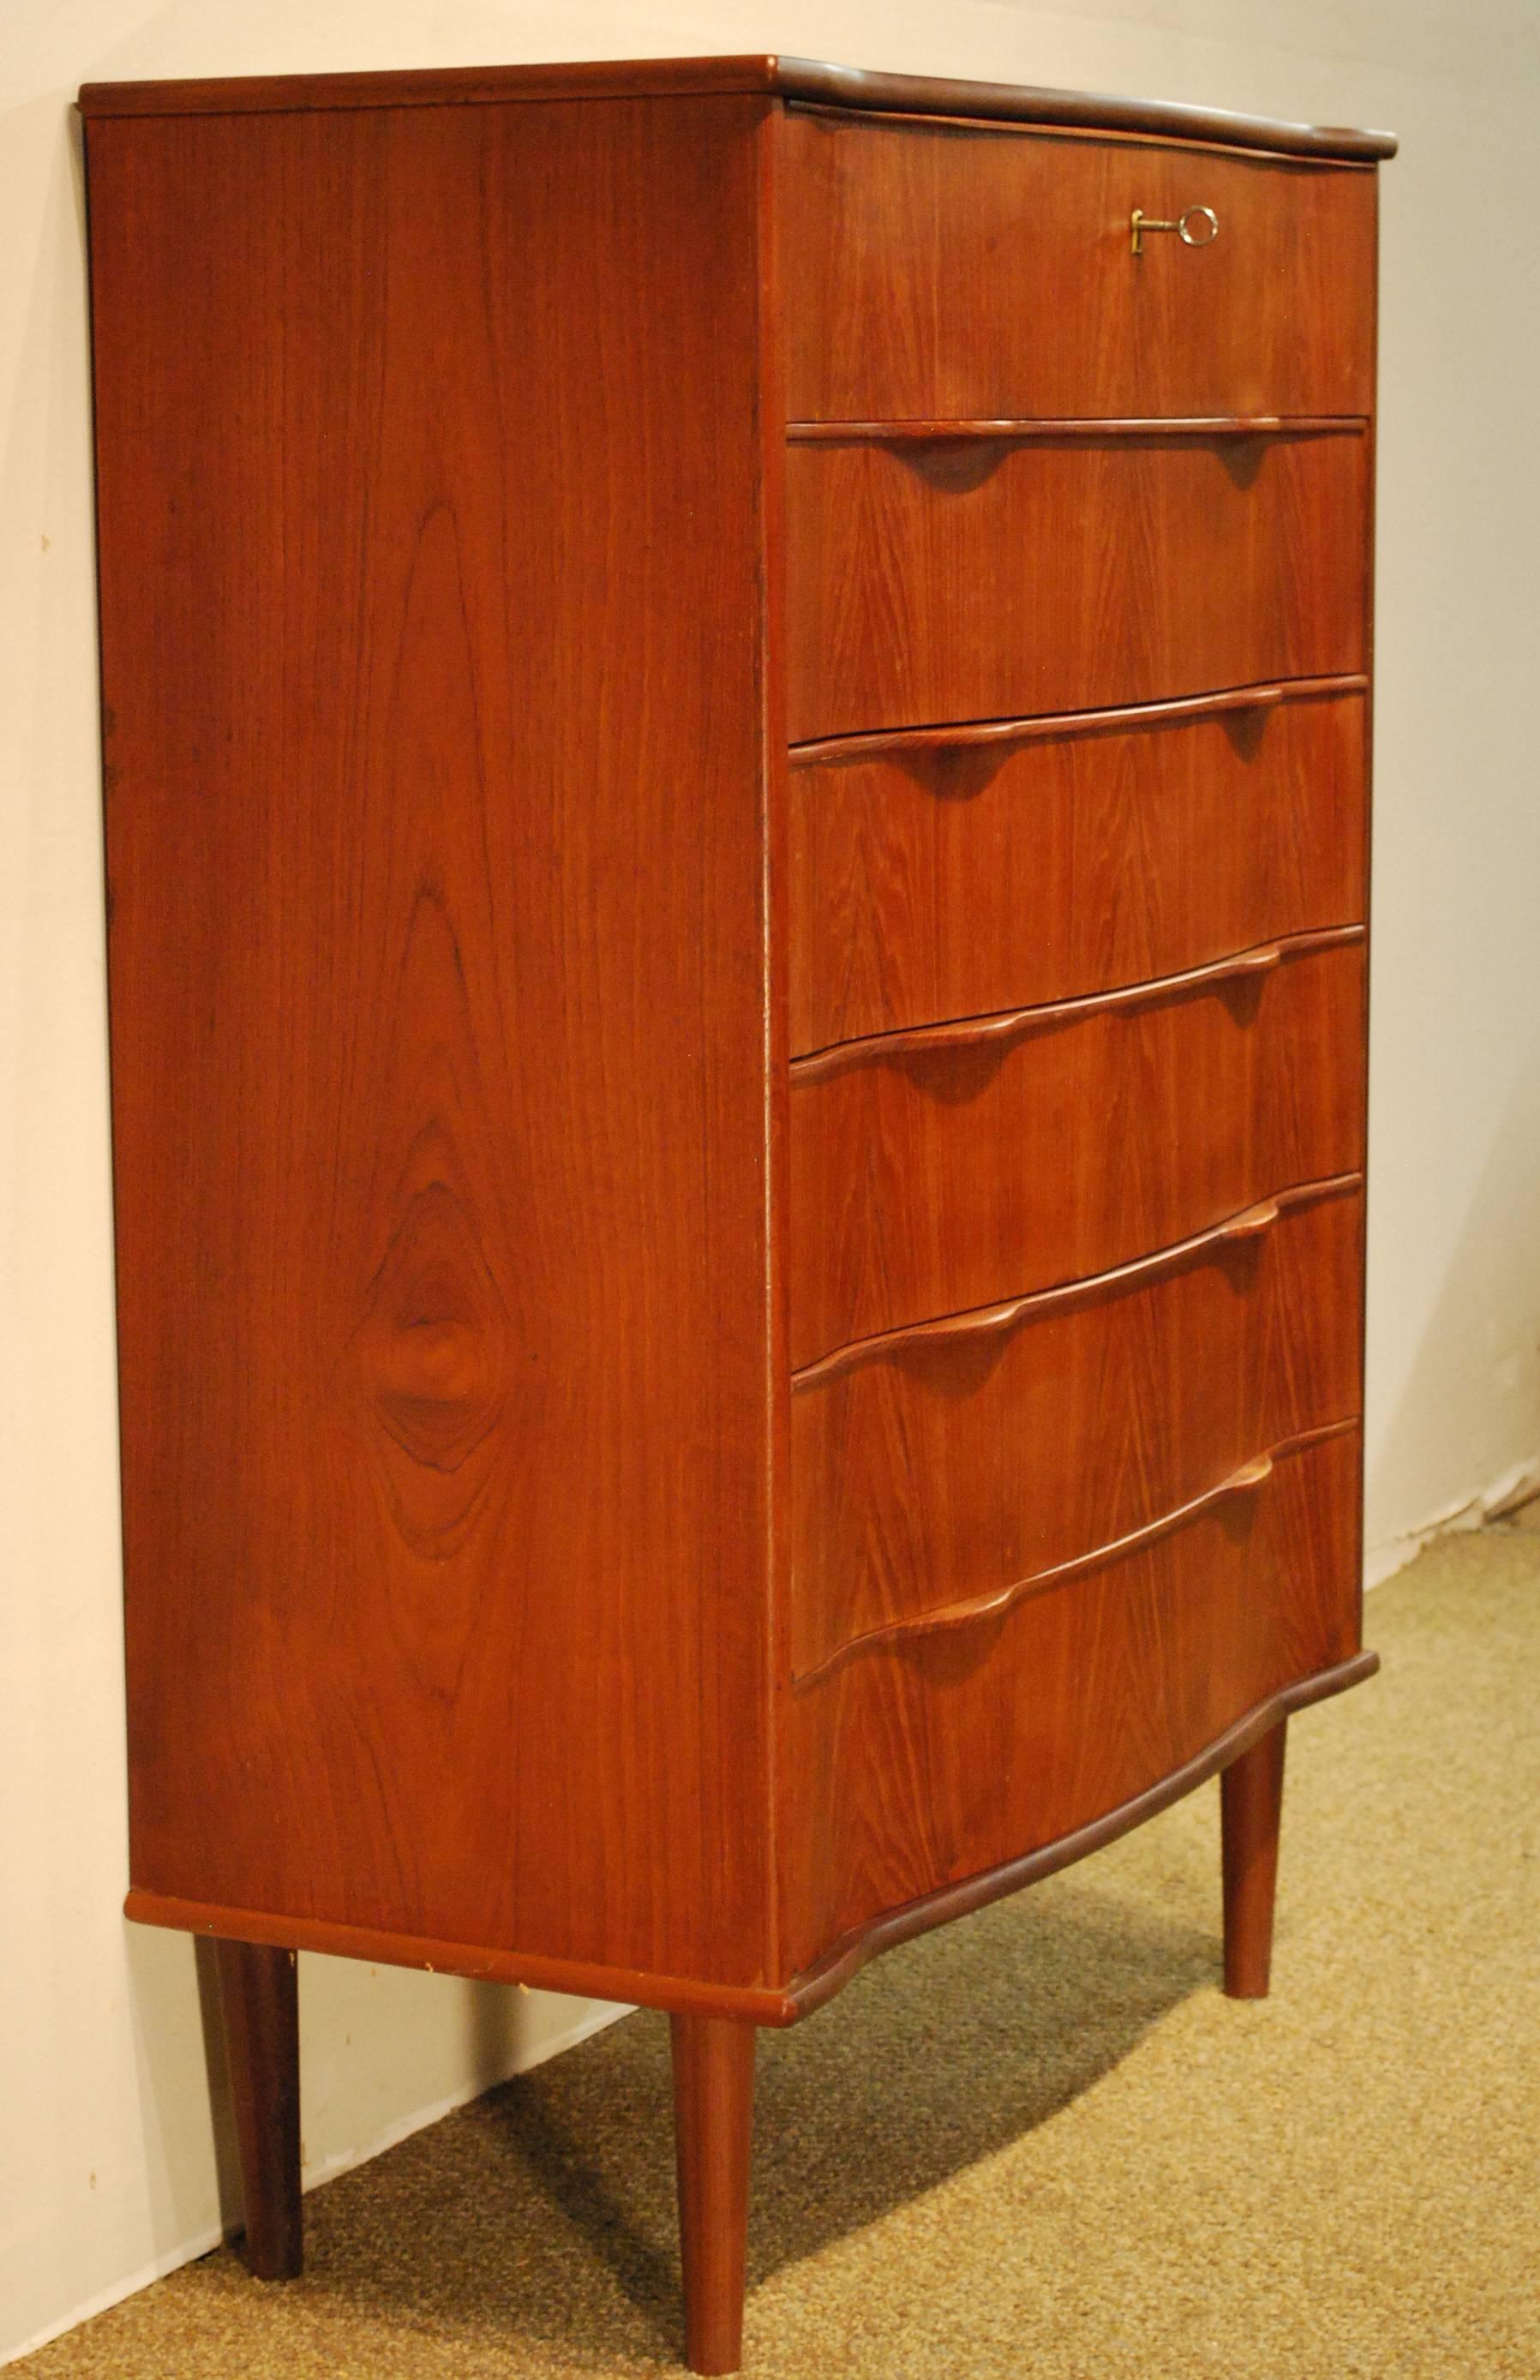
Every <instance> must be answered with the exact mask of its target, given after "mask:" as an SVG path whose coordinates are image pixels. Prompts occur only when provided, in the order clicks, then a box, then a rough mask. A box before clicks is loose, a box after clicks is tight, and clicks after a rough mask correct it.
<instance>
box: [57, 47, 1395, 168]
mask: <svg viewBox="0 0 1540 2380" xmlns="http://www.w3.org/2000/svg"><path fill="white" fill-rule="evenodd" d="M734 92H739V93H742V92H759V93H764V94H766V95H769V94H770V93H772V92H773V93H775V94H776V95H777V96H781V97H785V98H789V99H799V100H805V101H808V100H810V101H817V102H819V103H825V104H838V105H843V106H848V107H857V108H867V109H881V108H890V109H895V110H897V111H898V112H899V113H900V114H903V115H979V116H1001V117H1007V118H1012V119H1014V120H1017V121H1020V122H1023V123H1046V124H1067V125H1081V126H1087V125H1088V126H1092V127H1097V128H1104V127H1105V128H1116V129H1119V130H1122V131H1125V132H1128V133H1130V134H1133V135H1134V136H1136V137H1160V138H1169V139H1177V140H1203V141H1209V142H1213V143H1215V144H1217V145H1219V146H1222V147H1236V148H1243V149H1268V150H1276V151H1279V152H1283V153H1288V152H1296V153H1298V154H1300V155H1304V156H1311V157H1325V158H1329V157H1347V158H1358V159H1361V160H1364V161H1365V162H1370V161H1372V160H1374V159H1376V158H1379V157H1389V156H1393V155H1394V154H1395V148H1396V144H1395V140H1393V138H1392V137H1391V136H1390V134H1388V133H1385V132H1360V131H1354V130H1352V129H1350V128H1345V127H1342V126H1320V125H1311V124H1289V123H1285V122H1282V121H1279V120H1276V119H1274V118H1273V117H1270V116H1261V115H1233V114H1231V112H1230V111H1229V110H1228V109H1219V108H1212V107H1183V106H1181V105H1175V104H1172V103H1170V101H1163V100H1144V99H1113V98H1105V97H1097V96H1093V95H1092V94H1090V93H1088V92H1085V91H1044V90H1039V89H1037V88H1036V87H1034V86H1032V85H1024V84H1017V83H988V82H963V81H958V80H956V79H950V78H947V77H938V76H934V75H891V74H872V73H868V72H865V71H863V70H862V69H861V68H859V67H843V66H829V65H825V64H823V63H821V62H819V60H816V59H812V58H782V57H773V56H766V55H763V54H761V55H750V56H746V57H706V58H628V59H620V60H615V59H602V60H582V61H579V62H578V63H576V64H571V63H561V64H548V63H544V62H542V63H540V64H539V65H531V66H501V67H427V68H414V69H409V70H408V71H406V72H405V73H386V74H325V75H241V76H234V77H223V78H218V79H203V80H199V79H185V80H179V81H174V82H97V83H87V84H86V85H85V86H84V88H83V89H82V90H81V92H80V96H79V106H80V111H81V113H82V115H87V116H97V115H176V114H202V113H212V114H216V115H222V114H229V113H232V112H245V111H248V110H253V111H267V110H271V109H279V110H283V111H285V112H287V111H289V110H292V109H297V108H334V107H343V108H357V107H438V106H443V105H445V104H449V103H456V104H459V105H462V106H464V105H477V104H481V105H494V104H507V103H515V102H521V101H522V102H534V101H539V100H553V99H585V98H586V99H638V98H647V97H661V96H667V97H671V98H672V97H678V96H680V95H681V94H684V95H691V96H697V95H703V94H706V93H716V94H721V95H727V94H730V93H734Z"/></svg>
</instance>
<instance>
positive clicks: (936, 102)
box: [773, 58, 1396, 164]
mask: <svg viewBox="0 0 1540 2380" xmlns="http://www.w3.org/2000/svg"><path fill="white" fill-rule="evenodd" d="M773 63H774V64H775V66H776V67H777V68H778V73H777V76H776V81H775V88H776V89H777V90H778V91H781V92H782V95H783V96H784V97H785V98H787V99H802V100H809V101H814V102H817V103H819V105H821V106H831V107H856V108H864V109H873V110H876V111H878V112H879V113H883V114H898V115H961V116H968V115H974V116H983V117H986V118H993V119H995V120H997V121H999V122H1002V123H1010V124H1049V125H1054V124H1059V125H1065V126H1072V127H1075V128H1080V129H1083V130H1087V131H1096V132H1137V133H1144V134H1146V135H1151V134H1153V135H1156V136H1163V137H1164V138H1166V139H1169V140H1204V141H1211V142H1213V143H1214V144H1215V145H1216V146H1218V147H1221V148H1226V149H1266V150H1268V151H1271V152H1273V153H1274V154H1275V155H1280V156H1287V157H1322V158H1337V159H1345V160H1349V161H1351V162H1353V163H1355V164H1373V163H1375V162H1376V161H1377V160H1378V159H1380V158H1382V157H1393V156H1394V155H1395V153H1396V139H1395V135H1394V134H1393V133H1389V132H1360V131H1356V130H1353V129H1352V128H1349V127H1346V126H1338V125H1318V124H1286V123H1280V122H1278V121H1276V120H1275V119H1273V118H1272V117H1269V116H1266V115H1234V114H1232V113H1231V110H1230V109H1228V108H1220V107H1187V106H1184V105H1182V103H1180V102H1177V101H1171V100H1158V99H1118V98H1112V97H1110V96H1108V95H1107V94H1105V93H1102V92H1097V91H1049V90H1042V89H1039V88H1038V87H1037V86H1036V85H1034V84H1031V83H1009V82H962V81H955V80H953V79H951V78H949V77H943V76H934V75H902V74H873V73H868V72H867V71H866V70H865V69H863V68H861V67H837V66H825V65H823V64H821V63H819V62H816V61H815V60H813V59H810V58H780V59H777V60H775V61H774V62H773Z"/></svg>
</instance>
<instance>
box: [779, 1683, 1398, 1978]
mask: <svg viewBox="0 0 1540 2380" xmlns="http://www.w3.org/2000/svg"><path fill="white" fill-rule="evenodd" d="M1378 1669H1379V1655H1378V1654H1377V1653H1366V1652H1359V1653H1352V1654H1350V1655H1349V1656H1348V1658H1347V1659H1346V1660H1343V1661H1338V1662H1334V1663H1333V1665H1332V1666H1331V1668H1330V1669H1328V1670H1312V1671H1311V1672H1310V1674H1309V1675H1308V1676H1307V1677H1303V1678H1296V1679H1293V1680H1292V1681H1291V1682H1290V1683H1289V1684H1288V1685H1286V1686H1279V1689H1278V1691H1277V1693H1276V1694H1268V1695H1267V1696H1265V1697H1264V1699H1263V1700H1262V1701H1261V1702H1259V1703H1256V1704H1254V1705H1253V1706H1252V1708H1251V1709H1250V1710H1249V1711H1246V1712H1245V1713H1243V1716H1242V1717H1241V1718H1238V1719H1236V1720H1234V1721H1233V1722H1232V1724H1231V1726H1229V1727H1227V1728H1226V1729H1225V1730H1223V1732H1222V1733H1221V1734H1219V1735H1218V1736H1216V1737H1215V1738H1214V1739H1213V1741H1212V1742H1211V1743H1206V1744H1205V1745H1203V1747H1202V1748H1201V1750H1199V1751H1197V1752H1195V1753H1194V1754H1193V1755H1191V1757H1190V1758H1189V1759H1187V1760H1184V1761H1183V1762H1182V1765H1181V1767H1177V1768H1172V1769H1170V1770H1168V1771H1167V1773H1166V1774H1165V1776H1163V1777H1161V1778H1159V1779H1157V1781H1156V1782H1155V1784H1153V1785H1148V1786H1146V1787H1145V1789H1144V1790H1143V1791H1141V1792H1138V1793H1134V1794H1131V1795H1130V1796H1129V1798H1128V1800H1127V1801H1126V1802H1120V1803H1117V1804H1116V1805H1115V1806H1114V1807H1113V1808H1112V1809H1110V1810H1107V1811H1104V1812H1103V1814H1102V1815H1101V1816H1100V1817H1099V1818H1093V1819H1091V1820H1090V1821H1089V1822H1088V1823H1087V1824H1086V1825H1085V1826H1083V1827H1076V1828H1073V1829H1072V1830H1071V1832H1070V1833H1069V1834H1067V1835H1060V1836H1057V1837H1056V1838H1055V1840H1053V1841H1052V1842H1049V1843H1043V1844H1040V1845H1039V1846H1038V1848H1037V1850H1036V1851H1031V1852H1023V1853H1022V1854H1021V1855H1020V1857H1019V1858H1016V1859H1010V1860H1001V1861H1000V1863H999V1864H998V1865H996V1866H994V1867H987V1868H980V1869H978V1870H976V1872H975V1873H974V1874H973V1875H972V1876H964V1877H962V1878H960V1879H959V1881H958V1882H956V1883H954V1884H946V1885H940V1886H939V1887H938V1888H936V1890H935V1891H933V1892H924V1893H920V1894H918V1895H917V1896H916V1898H915V1899H914V1900H905V1901H901V1902H900V1903H899V1904H898V1906H897V1907H896V1908H893V1909H889V1910H885V1911H884V1912H883V1913H882V1914H881V1916H879V1917H871V1918H867V1919H866V1920H865V1921H864V1922H863V1923H862V1924H860V1925H854V1926H852V1927H851V1928H850V1929H849V1930H848V1931H847V1932H846V1933H844V1934H843V1935H840V1936H838V1937H836V1939H835V1940H834V1941H833V1942H832V1943H831V1945H830V1947H829V1949H826V1950H824V1951H823V1952H821V1953H820V1954H819V1957H818V1958H817V1959H815V1960H814V1961H813V1962H812V1964H811V1965H810V1966H808V1967H805V1968H804V1969H803V1971H802V1973H800V1974H799V1975H798V1976H797V1978H796V1981H795V1983H794V1985H792V1987H791V1990H790V1992H789V1994H788V2000H787V2005H788V2006H789V2007H790V2008H792V2009H794V2010H795V2011H796V2015H797V2016H798V2017H803V2016H811V2015H812V2014H813V2012H814V2010H817V2009H820V2008H822V2007H823V2006H824V2004H825V2002H826V2001H828V2000H831V1999H832V1998H834V1995H835V1994H836V1993H837V1992H840V1991H843V1988H844V1986H845V1985H846V1984H848V1983H849V1982H850V1980H851V1978H852V1977H853V1976H854V1975H856V1974H858V1973H860V1971H861V1969H862V1968H863V1967H864V1966H865V1965H866V1964H867V1961H869V1960H872V1959H880V1958H882V1957H883V1956H884V1955H885V1954H886V1953H887V1952H888V1951H889V1950H896V1949H899V1948H900V1947H901V1946H902V1945H903V1943H905V1942H912V1941H914V1940H915V1939H916V1937H917V1936H919V1935H921V1934H926V1933H928V1932H929V1931H930V1929H931V1928H932V1927H933V1926H936V1925H951V1924H952V1922H953V1920H954V1919H956V1918H959V1917H968V1916H971V1915H972V1914H973V1913H974V1911H975V1910H977V1909H987V1908H988V1906H989V1905H990V1903H991V1902H992V1901H996V1900H1004V1899H1005V1898H1006V1896H1007V1895H1008V1894H1010V1893H1013V1892H1020V1891H1022V1890H1023V1889H1024V1888H1025V1886H1027V1885H1029V1884H1038V1883H1041V1881H1042V1880H1043V1878H1044V1877H1045V1876H1057V1875H1058V1874H1059V1872H1060V1870H1061V1869H1062V1868H1066V1867H1072V1866H1073V1864H1074V1863H1075V1861H1076V1860H1082V1859H1088V1858H1089V1857H1090V1856H1091V1854H1092V1853H1093V1852H1098V1851H1101V1850H1103V1849H1105V1847H1106V1846H1107V1844H1109V1843H1114V1842H1116V1841H1117V1840H1118V1838H1119V1836H1120V1835H1126V1834H1128V1833H1130V1832H1131V1831H1132V1830H1133V1828H1135V1827H1140V1826H1144V1825H1145V1824H1146V1822H1147V1821H1148V1820H1149V1819H1151V1818H1154V1817H1158V1815H1159V1814H1160V1812H1161V1811H1162V1810H1169V1809H1170V1806H1171V1804H1172V1803H1174V1802H1180V1801H1181V1800H1182V1798H1183V1797H1184V1796H1185V1795H1186V1794H1188V1793H1192V1792H1195V1791H1196V1790H1197V1788H1198V1787H1199V1786H1200V1785H1206V1784H1207V1782H1208V1780H1209V1779H1210V1778H1211V1777H1217V1776H1218V1775H1219V1773H1220V1771H1221V1770H1222V1769H1224V1768H1226V1767H1228V1766H1229V1765H1230V1763H1231V1761H1233V1760H1236V1759H1238V1758H1239V1757H1240V1755H1241V1754H1242V1753H1243V1751H1245V1750H1247V1749H1248V1747H1249V1746H1250V1745H1252V1744H1254V1743H1257V1742H1258V1741H1259V1740H1260V1738H1261V1737H1262V1736H1264V1735H1265V1734H1267V1731H1268V1730H1269V1729H1271V1728H1275V1727H1277V1726H1278V1725H1279V1722H1280V1721H1281V1720H1283V1719H1286V1718H1289V1717H1291V1714H1292V1713H1293V1712H1295V1711H1300V1710H1308V1709H1309V1708H1310V1706H1312V1705H1313V1704H1315V1703H1318V1702H1326V1701H1328V1699H1330V1697H1332V1696H1333V1695H1336V1694H1346V1693H1347V1691H1348V1689H1349V1688H1350V1687H1351V1686H1360V1685H1362V1684H1363V1683H1364V1681H1365V1680H1366V1679H1369V1678H1372V1677H1374V1676H1375V1675H1376V1672H1377V1670H1378ZM783 2021H784V2022H791V2021H792V2020H791V2019H790V2018H787V2019H785V2020H783Z"/></svg>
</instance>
